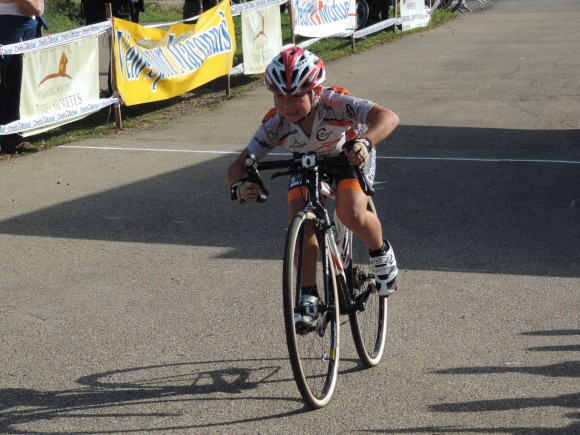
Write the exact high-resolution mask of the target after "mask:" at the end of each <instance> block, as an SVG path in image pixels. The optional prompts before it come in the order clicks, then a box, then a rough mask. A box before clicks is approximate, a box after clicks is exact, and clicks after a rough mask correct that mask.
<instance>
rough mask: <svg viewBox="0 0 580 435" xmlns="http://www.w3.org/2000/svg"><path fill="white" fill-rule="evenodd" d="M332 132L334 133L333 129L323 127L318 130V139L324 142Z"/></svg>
mask: <svg viewBox="0 0 580 435" xmlns="http://www.w3.org/2000/svg"><path fill="white" fill-rule="evenodd" d="M331 134H332V132H331V131H328V130H327V129H326V128H324V127H322V128H321V129H320V130H318V131H317V132H316V139H317V140H319V141H321V142H322V141H325V140H326V139H328V138H329V137H330V135H331Z"/></svg>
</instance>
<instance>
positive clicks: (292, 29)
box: [288, 0, 296, 45]
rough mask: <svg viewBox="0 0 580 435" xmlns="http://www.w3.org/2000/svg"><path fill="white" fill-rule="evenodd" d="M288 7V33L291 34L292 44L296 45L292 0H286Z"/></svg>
mask: <svg viewBox="0 0 580 435" xmlns="http://www.w3.org/2000/svg"><path fill="white" fill-rule="evenodd" d="M288 3H289V6H290V7H289V8H288V18H289V20H290V35H291V36H292V45H296V35H294V2H293V1H292V0H288Z"/></svg>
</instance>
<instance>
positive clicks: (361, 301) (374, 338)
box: [347, 198, 387, 367]
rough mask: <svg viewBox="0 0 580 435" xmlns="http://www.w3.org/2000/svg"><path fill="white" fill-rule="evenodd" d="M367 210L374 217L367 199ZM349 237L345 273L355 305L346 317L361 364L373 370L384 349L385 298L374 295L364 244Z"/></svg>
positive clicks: (385, 331)
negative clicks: (349, 245) (348, 319)
mask: <svg viewBox="0 0 580 435" xmlns="http://www.w3.org/2000/svg"><path fill="white" fill-rule="evenodd" d="M367 208H368V209H369V210H370V211H372V212H373V213H374V214H376V210H375V207H374V204H373V202H372V199H371V198H369V204H368V206H367ZM351 237H352V240H351V250H352V260H351V264H350V266H349V268H348V270H347V274H348V275H349V279H350V280H351V282H352V289H353V294H352V297H353V300H354V301H355V306H354V307H353V309H352V310H351V312H350V314H349V317H350V326H351V329H352V335H353V339H354V344H355V346H356V351H357V353H358V356H359V358H360V359H361V362H362V363H363V364H364V365H365V366H367V367H374V366H376V365H377V364H378V363H379V362H380V361H381V358H382V356H383V351H384V350H385V339H386V336H387V298H384V297H380V296H379V295H378V293H377V288H376V285H375V284H374V267H373V265H372V264H371V263H370V256H369V251H368V248H367V246H366V244H365V243H364V242H363V241H362V240H361V239H359V238H358V237H357V236H356V235H354V234H352V233H351ZM349 284H350V283H349Z"/></svg>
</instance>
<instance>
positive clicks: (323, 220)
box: [246, 154, 387, 409]
mask: <svg viewBox="0 0 580 435" xmlns="http://www.w3.org/2000/svg"><path fill="white" fill-rule="evenodd" d="M348 164H349V163H348V159H347V158H346V156H344V155H340V156H336V157H317V156H316V155H314V154H304V155H299V156H298V155H296V156H295V157H293V158H291V159H286V160H276V161H264V162H259V163H256V161H255V159H254V158H253V156H251V155H250V156H248V158H247V160H246V169H247V174H248V179H250V180H251V181H254V182H256V183H258V184H259V185H260V188H261V189H262V191H263V192H264V194H263V195H262V196H261V198H259V201H260V202H264V201H265V200H266V196H267V195H268V194H269V193H268V191H267V190H266V188H265V186H264V183H263V181H262V178H261V175H260V172H259V171H262V170H272V169H283V170H284V171H283V172H277V173H274V174H273V175H272V177H271V178H272V179H273V178H276V177H279V176H285V175H288V176H290V177H296V176H298V175H299V176H301V177H303V178H302V179H303V180H306V196H305V205H304V208H303V209H302V210H301V211H299V212H298V213H297V214H296V216H294V218H293V219H292V221H291V223H290V226H289V228H288V232H287V236H286V245H285V249H284V260H283V261H284V263H283V277H282V293H283V308H284V324H285V330H286V342H287V345H288V352H289V356H290V364H291V366H292V371H293V373H294V379H295V381H296V384H297V386H298V390H299V391H300V394H301V396H302V398H303V399H304V401H305V402H306V404H307V405H308V406H309V407H311V408H313V409H317V408H321V407H323V406H325V405H326V404H328V402H329V401H330V399H331V397H332V394H333V392H334V389H335V386H336V381H337V377H338V365H339V349H340V326H341V323H340V316H348V320H349V321H350V327H351V330H352V335H353V339H354V344H355V347H356V350H357V353H358V356H359V358H360V360H361V362H362V363H363V365H364V366H366V367H374V366H376V365H377V364H378V363H379V362H380V360H381V358H382V356H383V351H384V349H385V338H386V334H387V298H384V297H380V296H379V295H378V293H377V288H376V284H375V280H374V268H373V266H372V264H371V263H370V257H369V253H368V248H367V246H366V245H365V243H364V242H363V241H362V240H361V239H359V238H358V237H357V236H356V235H354V234H353V233H352V231H350V230H349V229H348V228H347V227H346V226H345V225H344V224H342V222H340V219H338V216H336V212H335V211H334V213H333V216H334V220H331V219H330V212H329V210H328V209H327V207H326V202H327V199H328V198H332V197H333V196H334V193H335V191H334V189H333V188H332V187H331V186H330V185H329V183H328V182H327V181H326V179H327V176H328V175H329V174H331V173H332V172H333V170H336V167H337V166H339V165H348ZM356 169H357V170H358V171H357V172H358V178H359V182H360V183H361V186H362V188H363V191H365V193H367V195H369V197H368V198H369V200H368V210H370V211H371V212H372V213H375V214H376V210H375V207H374V204H373V201H372V198H371V197H370V195H371V194H372V193H373V190H372V187H371V186H369V185H368V184H367V182H366V179H365V177H364V175H363V174H362V171H361V170H360V169H359V168H358V167H357V168H356ZM308 238H310V239H309V240H311V241H315V243H314V244H312V243H306V240H307V239H308ZM312 238H314V239H312ZM313 249H314V252H313ZM314 257H316V283H317V284H316V285H317V288H318V295H319V300H320V301H319V303H318V305H316V306H314V307H310V308H309V309H308V312H305V310H304V308H301V306H300V299H301V296H302V289H303V286H302V278H303V271H304V269H307V268H312V267H313V266H314V265H313V264H311V263H313V262H307V261H306V258H310V259H314ZM295 314H302V315H304V314H310V315H313V316H315V318H316V321H315V322H314V325H311V326H310V327H309V328H308V329H304V328H301V327H297V325H296V324H295Z"/></svg>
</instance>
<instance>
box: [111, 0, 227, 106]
mask: <svg viewBox="0 0 580 435" xmlns="http://www.w3.org/2000/svg"><path fill="white" fill-rule="evenodd" d="M113 35H114V37H113V48H114V50H115V52H114V54H115V72H116V85H117V89H118V90H119V93H120V94H121V100H122V101H123V103H124V104H125V105H127V106H131V105H134V104H142V103H150V102H153V101H160V100H165V99H168V98H172V97H175V96H177V95H181V94H184V93H186V92H188V91H190V90H191V89H194V88H197V87H199V86H201V85H203V84H205V83H207V82H209V81H211V80H214V79H215V78H217V77H221V76H223V75H226V74H229V72H230V71H231V69H232V65H233V60H234V53H235V51H236V37H235V32H234V23H233V21H232V14H231V10H230V2H229V0H224V1H222V2H221V3H220V4H219V5H218V6H216V7H215V8H212V9H210V10H208V11H207V12H204V13H203V14H201V16H200V17H199V20H198V22H197V24H194V25H193V24H192V25H190V24H174V25H172V26H171V27H170V28H169V30H162V29H153V28H144V27H142V26H140V25H139V24H136V23H132V22H129V21H124V20H120V19H117V18H114V20H113Z"/></svg>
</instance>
